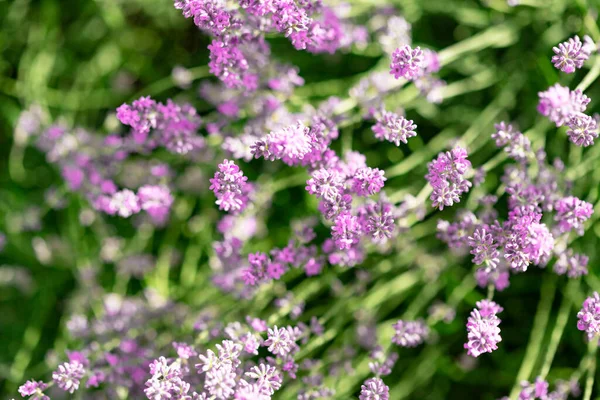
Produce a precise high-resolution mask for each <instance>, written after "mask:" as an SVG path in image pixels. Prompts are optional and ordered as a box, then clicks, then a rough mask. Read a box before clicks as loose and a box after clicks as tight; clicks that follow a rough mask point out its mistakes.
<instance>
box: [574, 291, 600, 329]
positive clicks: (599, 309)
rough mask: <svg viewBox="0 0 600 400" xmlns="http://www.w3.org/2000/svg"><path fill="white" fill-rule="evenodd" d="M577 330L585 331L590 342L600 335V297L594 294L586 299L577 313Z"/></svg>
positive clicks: (596, 293)
mask: <svg viewBox="0 0 600 400" xmlns="http://www.w3.org/2000/svg"><path fill="white" fill-rule="evenodd" d="M577 319H578V321H577V329H579V330H580V331H585V333H586V334H587V338H588V340H592V339H594V337H596V336H597V335H598V334H600V295H598V292H594V293H593V294H592V295H591V296H590V297H588V298H587V299H585V301H584V302H583V306H582V307H581V310H580V311H579V312H578V313H577Z"/></svg>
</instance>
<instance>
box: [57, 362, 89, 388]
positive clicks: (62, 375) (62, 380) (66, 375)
mask: <svg viewBox="0 0 600 400" xmlns="http://www.w3.org/2000/svg"><path fill="white" fill-rule="evenodd" d="M84 374H85V369H84V368H83V365H82V364H81V363H80V362H78V361H71V362H68V363H64V364H61V365H59V366H58V369H57V370H56V371H54V372H53V373H52V379H53V380H54V382H55V383H56V384H57V385H58V387H59V388H61V389H62V390H64V391H65V392H69V393H74V392H75V391H76V390H77V389H79V383H80V382H79V380H80V379H81V378H83V375H84Z"/></svg>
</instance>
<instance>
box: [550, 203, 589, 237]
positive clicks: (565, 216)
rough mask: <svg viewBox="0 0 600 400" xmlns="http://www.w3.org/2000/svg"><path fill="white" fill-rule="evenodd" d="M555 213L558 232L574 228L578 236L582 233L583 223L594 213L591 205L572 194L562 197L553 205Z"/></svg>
mask: <svg viewBox="0 0 600 400" xmlns="http://www.w3.org/2000/svg"><path fill="white" fill-rule="evenodd" d="M554 207H555V209H556V215H555V216H554V220H555V221H557V222H558V228H559V230H560V232H562V233H564V232H569V231H570V230H572V229H574V230H575V232H577V234H578V235H579V236H582V235H583V223H584V222H585V221H587V220H588V219H589V218H590V217H591V216H592V214H593V213H594V208H593V206H592V205H591V204H590V203H588V202H587V201H583V200H580V199H578V198H577V197H574V196H568V197H564V198H562V199H560V200H558V201H557V202H556V203H555V205H554Z"/></svg>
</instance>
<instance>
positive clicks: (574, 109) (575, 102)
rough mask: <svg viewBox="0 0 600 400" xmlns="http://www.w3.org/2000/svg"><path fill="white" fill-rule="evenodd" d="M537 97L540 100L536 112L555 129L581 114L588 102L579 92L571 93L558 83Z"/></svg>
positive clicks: (577, 90)
mask: <svg viewBox="0 0 600 400" xmlns="http://www.w3.org/2000/svg"><path fill="white" fill-rule="evenodd" d="M538 96H539V98H540V102H539V103H538V108H537V109H538V111H539V112H540V114H542V115H544V116H546V117H548V119H549V120H550V121H552V122H554V123H555V124H556V126H557V127H560V126H563V125H565V124H567V123H569V121H570V120H571V118H572V117H575V116H578V115H579V114H580V113H583V112H584V111H585V109H586V108H587V105H588V103H589V102H590V99H589V98H588V97H587V96H586V95H585V94H583V93H582V91H581V90H579V89H576V90H574V91H571V90H569V88H568V87H565V86H561V85H559V84H558V83H557V84H555V85H554V86H550V87H549V88H548V90H546V91H545V92H540V93H538Z"/></svg>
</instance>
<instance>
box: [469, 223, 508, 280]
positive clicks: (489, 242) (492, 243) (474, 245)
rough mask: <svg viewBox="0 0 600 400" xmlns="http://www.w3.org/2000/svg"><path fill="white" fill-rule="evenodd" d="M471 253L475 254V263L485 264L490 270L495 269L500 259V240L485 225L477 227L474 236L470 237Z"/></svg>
mask: <svg viewBox="0 0 600 400" xmlns="http://www.w3.org/2000/svg"><path fill="white" fill-rule="evenodd" d="M467 240H468V243H469V246H471V254H473V263H474V264H477V265H481V264H485V268H486V269H487V270H488V271H491V270H493V269H495V268H496V267H497V266H498V262H499V261H500V258H499V257H500V254H499V251H498V241H497V240H496V239H495V237H494V235H493V234H492V233H491V232H490V229H489V228H488V229H486V227H485V226H480V227H477V228H475V231H474V232H473V235H472V236H469V237H468V239H467Z"/></svg>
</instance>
